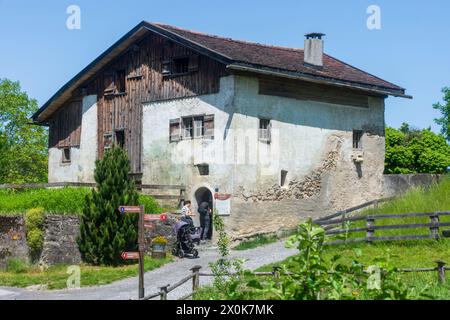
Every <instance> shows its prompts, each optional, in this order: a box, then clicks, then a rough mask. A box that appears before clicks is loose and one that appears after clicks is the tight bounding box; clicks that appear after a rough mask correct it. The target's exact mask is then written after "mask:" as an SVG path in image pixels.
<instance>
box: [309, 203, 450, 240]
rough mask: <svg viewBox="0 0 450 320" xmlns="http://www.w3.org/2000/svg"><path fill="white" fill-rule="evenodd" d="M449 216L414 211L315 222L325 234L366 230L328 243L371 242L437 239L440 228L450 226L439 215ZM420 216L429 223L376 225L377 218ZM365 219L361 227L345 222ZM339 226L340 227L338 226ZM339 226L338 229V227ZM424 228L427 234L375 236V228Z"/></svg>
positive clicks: (441, 213) (439, 213)
mask: <svg viewBox="0 0 450 320" xmlns="http://www.w3.org/2000/svg"><path fill="white" fill-rule="evenodd" d="M443 216H450V211H445V212H416V213H401V214H378V215H377V214H375V215H373V214H372V215H367V216H357V217H349V218H341V219H329V220H321V221H316V224H318V225H320V226H322V227H323V226H325V232H326V234H327V235H339V234H346V235H348V234H351V233H355V232H366V235H365V237H364V238H347V239H345V240H335V241H330V242H327V244H328V245H337V244H345V243H354V242H372V241H400V240H415V239H439V238H440V237H441V235H440V233H439V232H440V228H442V227H450V222H440V221H439V219H440V217H443ZM418 217H419V218H420V217H428V218H429V219H430V222H429V223H402V224H400V223H397V224H395V223H394V224H387V225H376V221H377V220H382V219H394V220H395V219H400V218H418ZM358 221H366V225H365V226H363V227H353V228H352V227H349V226H346V225H345V224H346V223H349V222H358ZM339 227H340V228H339ZM338 228H339V229H338ZM422 228H426V229H427V230H428V232H429V233H428V234H426V235H425V234H420V235H419V234H412V235H404V236H376V235H375V231H376V230H400V229H422Z"/></svg>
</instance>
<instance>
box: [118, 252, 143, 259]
mask: <svg viewBox="0 0 450 320" xmlns="http://www.w3.org/2000/svg"><path fill="white" fill-rule="evenodd" d="M120 256H121V257H122V259H123V260H139V252H122V254H121V255H120Z"/></svg>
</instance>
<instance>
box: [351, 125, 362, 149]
mask: <svg viewBox="0 0 450 320" xmlns="http://www.w3.org/2000/svg"><path fill="white" fill-rule="evenodd" d="M363 134H364V132H363V131H362V130H353V149H362V137H363Z"/></svg>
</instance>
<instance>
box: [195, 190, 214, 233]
mask: <svg viewBox="0 0 450 320" xmlns="http://www.w3.org/2000/svg"><path fill="white" fill-rule="evenodd" d="M194 196H195V200H196V202H197V208H198V207H199V206H200V204H201V203H203V202H207V203H208V204H209V207H210V208H211V210H212V209H213V195H212V192H211V190H209V189H208V188H206V187H201V188H199V189H197V191H195V194H194ZM200 223H201V221H200ZM212 229H213V228H212V225H211V226H210V228H209V232H208V238H210V239H211V237H212V231H213V230H212Z"/></svg>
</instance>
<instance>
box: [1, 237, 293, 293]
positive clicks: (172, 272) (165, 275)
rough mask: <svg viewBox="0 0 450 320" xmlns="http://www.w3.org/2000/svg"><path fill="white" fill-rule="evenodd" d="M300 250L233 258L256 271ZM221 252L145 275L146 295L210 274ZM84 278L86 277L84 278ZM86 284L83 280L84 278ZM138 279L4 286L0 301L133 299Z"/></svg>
mask: <svg viewBox="0 0 450 320" xmlns="http://www.w3.org/2000/svg"><path fill="white" fill-rule="evenodd" d="M295 253H296V250H293V249H286V248H285V247H284V243H283V242H277V243H273V244H269V245H266V246H263V247H258V248H255V249H249V250H245V251H233V252H232V257H233V258H241V259H247V261H246V263H245V264H244V267H245V268H248V269H256V268H259V267H261V266H263V265H266V264H269V263H273V262H277V261H281V260H284V259H285V258H287V257H289V256H292V255H294V254H295ZM217 257H218V253H217V250H214V249H212V248H204V249H202V248H200V258H198V259H183V260H177V261H175V262H172V263H169V264H166V265H164V266H162V267H161V268H159V269H156V270H153V271H150V272H147V273H146V274H145V288H146V294H151V293H154V292H158V287H161V286H164V285H167V284H174V283H176V282H178V281H179V280H181V279H182V278H184V277H185V276H187V275H189V273H190V271H189V269H190V268H192V267H193V266H195V265H200V266H202V271H209V267H208V264H209V263H210V262H213V261H215V260H216V259H217ZM81 277H83V275H81ZM81 281H83V278H81ZM211 281H212V279H211V278H206V277H202V278H201V279H200V284H201V285H205V284H208V283H210V282H211ZM137 285H138V279H137V277H134V278H128V279H124V280H121V281H117V282H114V283H111V284H108V285H104V286H96V287H85V288H81V289H75V290H52V291H32V290H27V289H19V288H9V287H0V300H14V299H17V300H130V299H136V298H137ZM190 290H192V282H190V281H189V282H187V283H186V284H185V285H183V286H181V287H179V288H178V289H176V290H174V291H172V292H171V293H169V296H168V298H169V299H178V298H181V297H183V296H185V295H187V294H188V293H190Z"/></svg>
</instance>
